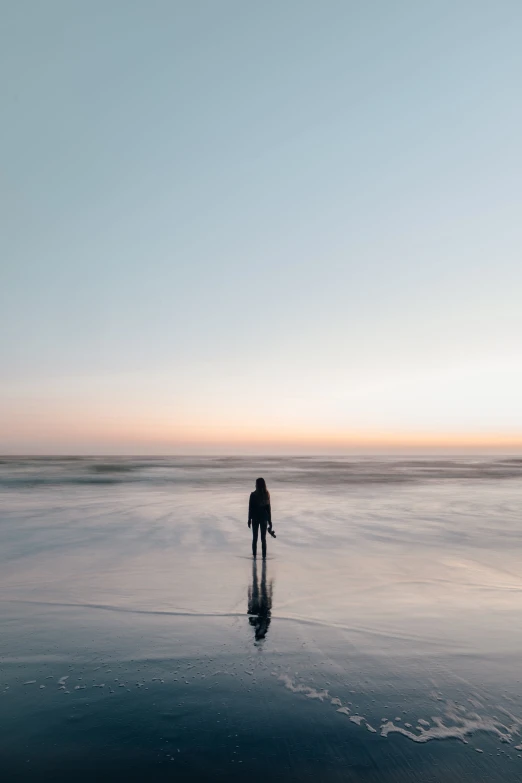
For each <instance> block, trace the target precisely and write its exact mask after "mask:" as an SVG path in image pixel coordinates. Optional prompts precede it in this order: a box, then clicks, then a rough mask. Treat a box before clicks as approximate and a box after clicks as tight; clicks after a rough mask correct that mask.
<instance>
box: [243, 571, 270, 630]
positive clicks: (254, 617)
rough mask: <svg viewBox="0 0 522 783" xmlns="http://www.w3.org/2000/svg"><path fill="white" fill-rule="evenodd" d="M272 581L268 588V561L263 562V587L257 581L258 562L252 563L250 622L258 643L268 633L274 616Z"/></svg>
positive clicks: (249, 604)
mask: <svg viewBox="0 0 522 783" xmlns="http://www.w3.org/2000/svg"><path fill="white" fill-rule="evenodd" d="M272 585H273V583H272V581H270V582H269V584H268V589H267V586H266V560H263V565H262V571H261V585H259V583H258V579H257V562H256V560H254V562H253V563H252V584H251V585H249V586H248V622H249V623H250V625H252V626H253V627H254V628H255V640H256V642H259V641H261V639H264V638H265V636H266V635H267V633H268V627H269V625H270V620H271V614H272V593H273V586H272Z"/></svg>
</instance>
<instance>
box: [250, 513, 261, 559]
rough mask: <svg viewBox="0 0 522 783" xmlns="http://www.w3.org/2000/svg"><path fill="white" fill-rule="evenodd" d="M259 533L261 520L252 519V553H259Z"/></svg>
mask: <svg viewBox="0 0 522 783" xmlns="http://www.w3.org/2000/svg"><path fill="white" fill-rule="evenodd" d="M258 533H259V522H255V521H254V520H253V521H252V554H253V555H254V557H255V556H256V554H257V535H258Z"/></svg>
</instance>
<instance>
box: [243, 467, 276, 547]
mask: <svg viewBox="0 0 522 783" xmlns="http://www.w3.org/2000/svg"><path fill="white" fill-rule="evenodd" d="M267 526H268V531H269V532H270V531H271V530H272V511H271V508H270V493H269V491H268V489H267V488H266V481H265V480H264V478H258V479H256V488H255V491H254V492H252V493H251V495H250V502H249V504H248V527H249V528H250V527H251V528H252V554H253V556H254V557H256V555H257V537H258V534H259V531H260V530H261V548H262V552H263V559H264V558H266V531H267Z"/></svg>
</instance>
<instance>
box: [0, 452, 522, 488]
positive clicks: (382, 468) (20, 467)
mask: <svg viewBox="0 0 522 783" xmlns="http://www.w3.org/2000/svg"><path fill="white" fill-rule="evenodd" d="M260 473H263V474H265V475H267V477H268V478H269V480H270V483H271V484H274V485H277V484H296V485H314V486H336V485H337V486H343V485H368V484H408V483H419V482H420V483H428V482H434V481H482V480H497V479H503V480H504V479H520V478H522V458H519V457H499V458H496V459H491V458H473V459H469V458H468V459H466V458H459V459H448V458H440V459H434V458H424V459H422V458H416V459H404V458H381V459H375V458H364V459H357V460H355V459H346V458H337V459H333V458H329V459H324V458H311V457H299V458H296V457H294V458H283V457H265V458H262V459H260V458H248V457H201V458H186V457H150V458H132V457H125V458H121V457H113V458H104V459H99V458H96V457H60V458H55V457H24V458H20V457H3V458H2V459H1V460H0V488H4V489H8V488H13V489H30V488H39V487H53V486H67V485H78V486H85V485H89V484H96V485H100V484H101V485H111V484H125V483H135V482H139V483H142V484H143V483H147V484H155V485H158V484H160V485H161V484H167V485H168V484H185V485H188V486H190V485H195V486H197V485H199V484H201V485H203V484H209V485H212V484H220V485H226V484H231V485H233V484H244V482H245V480H248V481H251V479H252V476H253V475H254V474H255V475H258V474H260Z"/></svg>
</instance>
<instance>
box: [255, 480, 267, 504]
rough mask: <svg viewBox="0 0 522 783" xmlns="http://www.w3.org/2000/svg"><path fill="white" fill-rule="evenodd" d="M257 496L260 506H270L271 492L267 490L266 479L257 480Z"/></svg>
mask: <svg viewBox="0 0 522 783" xmlns="http://www.w3.org/2000/svg"><path fill="white" fill-rule="evenodd" d="M256 495H257V498H258V501H259V505H260V506H268V504H269V503H270V492H269V491H268V489H267V488H266V481H265V480H264V478H258V479H256Z"/></svg>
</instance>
